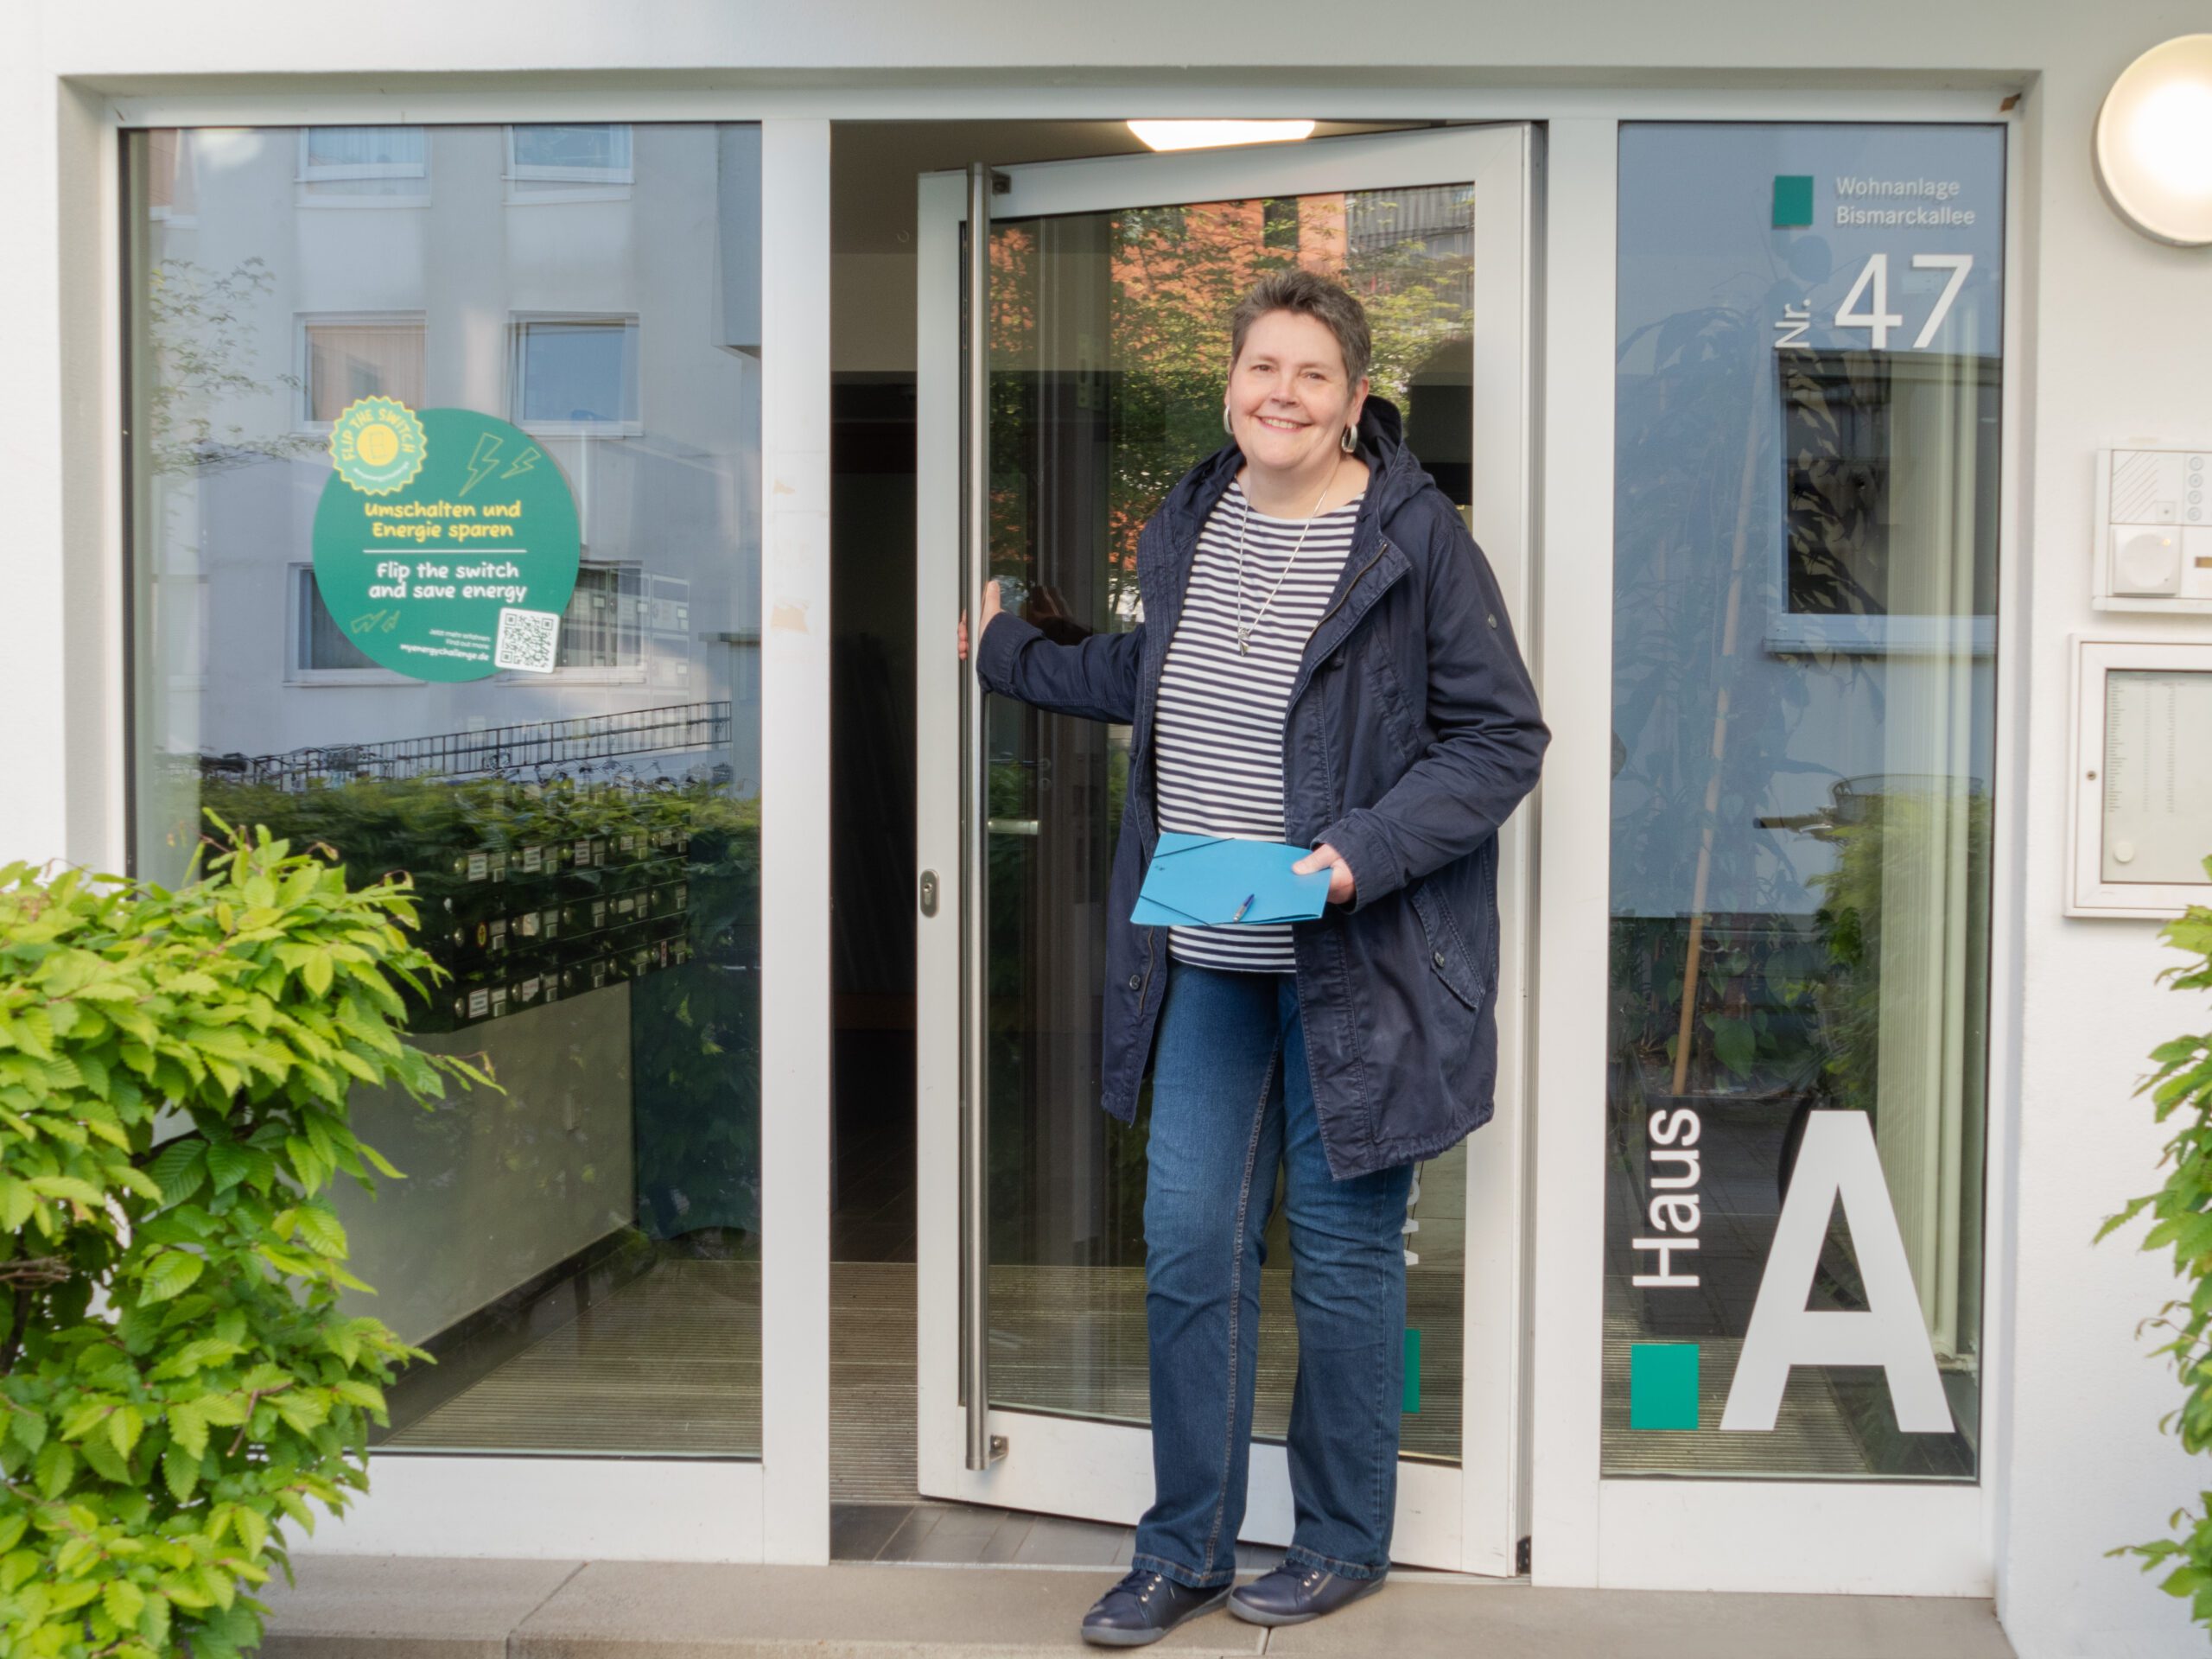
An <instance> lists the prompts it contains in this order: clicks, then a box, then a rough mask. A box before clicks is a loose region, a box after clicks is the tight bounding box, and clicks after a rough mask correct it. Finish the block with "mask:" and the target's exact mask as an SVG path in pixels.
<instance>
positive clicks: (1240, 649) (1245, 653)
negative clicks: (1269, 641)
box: [1236, 628, 1252, 657]
mask: <svg viewBox="0 0 2212 1659" xmlns="http://www.w3.org/2000/svg"><path fill="white" fill-rule="evenodd" d="M1236 654H1237V655H1238V656H1239V657H1249V656H1250V655H1251V654H1252V636H1251V635H1250V634H1249V633H1247V632H1244V630H1243V629H1242V628H1239V629H1238V630H1237V631H1236Z"/></svg>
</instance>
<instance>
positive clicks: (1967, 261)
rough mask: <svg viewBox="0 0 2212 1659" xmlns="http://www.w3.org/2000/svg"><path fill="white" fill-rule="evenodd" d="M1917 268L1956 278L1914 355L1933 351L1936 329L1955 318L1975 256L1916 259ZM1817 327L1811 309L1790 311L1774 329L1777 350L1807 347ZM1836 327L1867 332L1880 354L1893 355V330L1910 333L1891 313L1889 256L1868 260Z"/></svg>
mask: <svg viewBox="0 0 2212 1659" xmlns="http://www.w3.org/2000/svg"><path fill="white" fill-rule="evenodd" d="M1912 268H1913V269H1914V270H1948V271H1949V272H1950V273H1951V275H1950V277H1949V279H1948V281H1946V282H1945V283H1944V284H1943V291H1942V293H1941V294H1938V295H1937V296H1936V305H1935V308H1934V309H1932V310H1931V311H1929V314H1928V321H1925V322H1923V323H1922V324H1921V325H1920V333H1919V334H1917V335H1916V337H1915V338H1914V340H1913V342H1912V349H1913V350H1914V351H1916V352H1923V351H1926V350H1927V349H1928V342H1929V340H1933V339H1935V338H1936V329H1938V328H1940V327H1942V324H1943V319H1944V318H1945V317H1946V316H1948V315H1949V314H1950V309H1951V304H1952V302H1953V301H1955V300H1956V299H1957V298H1958V297H1959V290H1960V289H1962V288H1964V287H1965V286H1966V282H1967V272H1968V271H1970V270H1973V269H1974V255H1972V254H1970V253H1916V254H1914V255H1913V256H1912ZM1861 300H1865V301H1866V307H1867V308H1866V310H1864V311H1861V310H1859V309H1858V306H1859V302H1860V301H1861ZM1812 322H1813V313H1812V308H1811V307H1810V306H1800V305H1793V306H1788V307H1785V308H1783V314H1782V321H1780V322H1777V323H1776V324H1775V325H1774V327H1775V330H1776V333H1777V334H1778V335H1779V336H1780V337H1779V338H1778V339H1777V340H1776V341H1775V342H1774V349H1775V350H1777V352H1779V351H1782V350H1784V349H1786V348H1787V347H1789V346H1799V347H1803V346H1805V331H1806V330H1807V329H1808V328H1809V327H1812ZM1834 327H1836V328H1838V329H1839V330H1840V329H1845V328H1864V329H1865V330H1866V336H1867V343H1868V344H1869V345H1871V346H1872V347H1873V348H1874V349H1875V350H1876V351H1878V352H1886V351H1887V350H1889V349H1890V330H1891V329H1892V328H1902V327H1904V317H1903V316H1901V315H1898V314H1897V312H1895V311H1892V310H1891V309H1890V256H1889V255H1888V254H1886V253H1878V254H1874V255H1872V257H1869V258H1868V259H1867V261H1866V266H1865V268H1864V269H1862V270H1860V271H1859V277H1858V280H1857V281H1855V282H1853V283H1852V285H1851V291H1850V292H1849V293H1848V294H1846V295H1845V296H1843V303H1842V304H1840V305H1839V306H1838V307H1836V308H1835V316H1834Z"/></svg>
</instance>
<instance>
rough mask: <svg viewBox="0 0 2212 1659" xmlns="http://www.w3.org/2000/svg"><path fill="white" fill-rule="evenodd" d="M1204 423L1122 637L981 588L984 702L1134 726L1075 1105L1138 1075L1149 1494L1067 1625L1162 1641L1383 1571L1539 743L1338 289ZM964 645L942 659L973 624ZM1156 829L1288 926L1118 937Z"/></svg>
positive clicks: (1477, 1101)
mask: <svg viewBox="0 0 2212 1659" xmlns="http://www.w3.org/2000/svg"><path fill="white" fill-rule="evenodd" d="M1369 355H1370V340H1369V334H1368V327H1367V320H1366V316H1365V315H1364V313H1363V310H1362V309H1361V307H1360V304H1359V302H1358V301H1357V299H1355V298H1353V296H1351V294H1350V293H1348V292H1346V291H1345V290H1344V289H1343V288H1341V287H1339V286H1338V285H1337V284H1336V283H1332V282H1329V281H1326V280H1325V279H1323V278H1321V277H1317V276H1314V275H1313V274H1312V273H1311V272H1307V271H1304V270H1290V271H1284V272H1281V273H1279V274H1276V275H1274V276H1270V277H1267V278H1266V279H1264V280H1263V281H1262V282H1261V283H1259V284H1258V286H1257V287H1255V289H1253V290H1252V292H1251V293H1250V294H1249V295H1248V296H1245V298H1244V299H1243V301H1242V302H1240V303H1239V304H1238V306H1237V307H1236V312H1235V313H1234V315H1233V316H1232V318H1231V320H1230V374H1229V386H1228V391H1227V395H1226V398H1225V400H1224V406H1223V410H1222V420H1223V424H1224V427H1226V429H1228V431H1229V434H1230V437H1231V439H1232V440H1233V442H1231V443H1230V444H1229V445H1227V446H1225V447H1224V448H1222V449H1221V450H1220V451H1219V452H1218V453H1217V454H1214V455H1213V456H1211V458H1209V459H1208V460H1206V461H1202V462H1200V463H1199V464H1198V466H1197V467H1194V468H1193V469H1192V471H1191V473H1190V474H1188V475H1187V476H1186V477H1185V478H1184V480H1182V481H1181V483H1179V485H1177V486H1176V487H1175V489H1174V491H1173V493H1171V494H1170V495H1169V497H1168V498H1167V500H1166V502H1165V503H1164V504H1163V505H1161V507H1160V511H1159V512H1157V513H1156V514H1155V515H1154V517H1153V518H1152V519H1151V520H1150V521H1149V522H1148V523H1147V524H1146V525H1145V527H1144V531H1143V532H1142V534H1141V537H1139V539H1138V543H1137V575H1138V581H1139V584H1140V588H1141V594H1142V598H1143V603H1144V621H1143V623H1142V624H1141V626H1138V627H1136V628H1135V629H1134V630H1132V631H1131V632H1127V633H1120V634H1097V635H1093V636H1091V637H1090V638H1088V639H1082V640H1080V641H1078V642H1076V643H1072V644H1057V643H1054V642H1053V641H1052V640H1051V639H1047V638H1046V636H1045V635H1044V634H1043V633H1042V632H1039V629H1038V628H1036V627H1035V626H1032V625H1031V624H1030V623H1028V622H1027V621H1024V620H1022V619H1020V618H1019V617H1016V616H1014V615H1012V614H1010V613H1006V612H1004V611H1002V610H1001V608H1000V604H999V594H998V586H997V584H996V583H995V582H994V583H992V584H991V585H990V586H989V587H988V588H986V589H985V591H984V594H983V598H982V609H981V613H980V614H981V624H980V631H979V632H978V635H977V641H976V673H977V675H978V677H980V678H981V679H982V683H983V684H984V685H985V686H987V687H988V689H990V690H993V691H996V692H999V693H1001V694H1002V695H1004V696H1012V697H1017V698H1019V699H1020V700H1021V701H1022V702H1028V703H1033V704H1034V705H1036V706H1037V707H1039V708H1040V709H1050V710H1052V711H1054V712H1057V713H1061V714H1070V715H1085V716H1088V717H1090V718H1091V719H1094V720H1104V721H1116V722H1123V723H1127V724H1128V725H1129V726H1131V727H1132V728H1133V731H1132V737H1131V748H1130V766H1129V786H1128V808H1127V812H1126V815H1125V817H1124V819H1123V822H1122V834H1121V838H1120V842H1119V845H1118V848H1117V849H1116V855H1115V863H1114V874H1113V884H1112V893H1111V896H1110V898H1109V903H1108V906H1107V909H1108V918H1109V919H1108V924H1107V925H1108V930H1109V932H1108V940H1107V978H1106V1007H1105V1009H1104V1020H1103V1026H1104V1042H1105V1055H1104V1060H1105V1065H1104V1077H1105V1106H1106V1109H1108V1110H1109V1112H1112V1113H1113V1114H1114V1115H1115V1116H1117V1117H1119V1118H1120V1119H1122V1121H1123V1122H1128V1121H1130V1120H1131V1119H1132V1118H1133V1117H1134V1116H1135V1110H1136V1099H1137V1091H1138V1086H1139V1084H1140V1083H1141V1080H1142V1078H1143V1076H1144V1074H1145V1072H1146V1070H1147V1065H1149V1066H1150V1069H1151V1071H1152V1075H1153V1095H1152V1119H1151V1130H1150V1136H1151V1138H1150V1141H1149V1142H1148V1146H1147V1159H1148V1166H1149V1175H1148V1182H1147V1189H1146V1193H1145V1243H1146V1262H1145V1284H1146V1295H1145V1307H1146V1318H1147V1332H1148V1335H1149V1338H1150V1347H1151V1352H1150V1362H1151V1376H1152V1417H1153V1434H1152V1446H1153V1474H1154V1491H1155V1494H1156V1496H1155V1498H1154V1503H1153V1505H1152V1508H1151V1509H1150V1510H1147V1512H1146V1514H1145V1516H1144V1519H1143V1521H1142V1522H1141V1523H1140V1525H1139V1526H1138V1529H1137V1540H1136V1554H1135V1570H1133V1571H1132V1572H1131V1573H1129V1574H1128V1577H1126V1578H1125V1579H1123V1580H1122V1581H1121V1583H1119V1584H1117V1585H1116V1586H1114V1587H1113V1588H1112V1589H1111V1590H1109V1591H1108V1592H1106V1594H1105V1595H1104V1596H1103V1597H1102V1598H1101V1599H1100V1600H1099V1601H1098V1603H1097V1605H1096V1606H1094V1607H1093V1608H1092V1609H1091V1610H1090V1613H1089V1614H1088V1615H1087V1616H1086V1617H1085V1618H1084V1623H1083V1634H1084V1637H1085V1638H1086V1639H1087V1640H1089V1641H1091V1642H1094V1643H1101V1644H1103V1645H1109V1646H1135V1645H1139V1644H1141V1643H1147V1642H1153V1641H1156V1640H1158V1639H1159V1638H1160V1637H1162V1636H1164V1635H1166V1633H1167V1631H1169V1630H1172V1629H1173V1628H1174V1627H1175V1626H1176V1625H1178V1624H1181V1623H1182V1622H1183V1621H1184V1620H1185V1619H1186V1618H1191V1617H1192V1615H1194V1614H1197V1613H1199V1612H1203V1611H1206V1610H1207V1609H1209V1608H1211V1607H1215V1606H1218V1605H1220V1604H1221V1602H1222V1601H1223V1600H1224V1599H1227V1600H1228V1602H1229V1606H1230V1611H1231V1612H1233V1613H1235V1614H1236V1615H1237V1616H1238V1617H1240V1618H1245V1619H1248V1620H1249V1621H1251V1622H1253V1623H1255V1624H1300V1623H1303V1622H1305V1621H1306V1620H1307V1619H1310V1618H1318V1617H1319V1616H1320V1615H1321V1614H1323V1613H1326V1612H1330V1611H1334V1610H1335V1609H1336V1608H1338V1607H1340V1606H1342V1605H1344V1604H1345V1603H1347V1602H1350V1601H1352V1600H1356V1599H1357V1598H1359V1597H1360V1596H1363V1595H1364V1594H1366V1593H1368V1592H1370V1591H1372V1590H1375V1589H1376V1588H1377V1587H1379V1586H1380V1585H1381V1584H1382V1582H1383V1576H1384V1574H1385V1573H1388V1572H1389V1560H1390V1555H1389V1544H1390V1527H1391V1520H1392V1514H1393V1510H1394V1508H1395V1502H1396V1490H1397V1454H1398V1416H1399V1409H1400V1401H1401V1395H1402V1390H1403V1387H1404V1379H1403V1363H1404V1348H1403V1345H1402V1344H1403V1332H1404V1327H1405V1294H1406V1279H1405V1255H1404V1250H1403V1248H1402V1224H1403V1222H1404V1219H1405V1211H1406V1197H1407V1192H1408V1185H1409V1182H1410V1179H1411V1176H1412V1170H1413V1166H1414V1163H1415V1162H1416V1161H1417V1160H1421V1159H1423V1158H1427V1157H1433V1155H1435V1154H1438V1153H1440V1152H1442V1151H1443V1150H1444V1149H1445V1148H1446V1147H1450V1146H1452V1145H1453V1144H1454V1143H1456V1142H1457V1141H1459V1140H1460V1139H1461V1138H1462V1137H1463V1136H1465V1135H1466V1134H1467V1133H1468V1131H1470V1130H1471V1129H1472V1128H1476V1127H1477V1126H1478V1125H1479V1124H1480V1123H1481V1122H1484V1119H1486V1118H1487V1117H1488V1116H1490V1111H1491V1086H1492V1082H1493V1079H1494V1077H1495V1076H1496V1071H1497V1039H1496V1033H1495V1025H1494V1020H1493V1014H1492V1005H1493V1001H1494V999H1495V995H1496V983H1497V896H1496V888H1497V839H1496V836H1497V827H1498V825H1499V824H1500V823H1503V822H1504V820H1505V818H1506V817H1507V816H1508V815H1509V814H1510V813H1511V811H1512V810H1513V808H1514V806H1515V805H1516V804H1517V803H1518V802H1519V801H1520V799H1521V798H1522V796H1524V795H1526V794H1527V793H1528V792H1529V790H1530V789H1531V788H1532V787H1534V785H1535V781H1536V773H1537V768H1538V766H1539V764H1540V762H1541V758H1542V755H1543V750H1544V746H1545V744H1546V742H1547V741H1548V737H1549V734H1548V732H1547V731H1546V730H1545V728H1544V725H1543V722H1542V721H1541V718H1540V717H1539V715H1538V713H1537V709H1536V698H1535V691H1534V690H1533V689H1532V687H1531V686H1530V684H1529V676H1528V673H1527V671H1526V670H1525V669H1524V668H1523V667H1522V662H1521V658H1520V656H1519V654H1518V652H1516V649H1515V646H1514V643H1513V635H1512V631H1511V629H1510V627H1509V626H1508V625H1507V622H1506V617H1505V607H1504V605H1503V601H1502V600H1501V598H1500V596H1499V593H1498V588H1497V582H1496V580H1495V579H1494V578H1493V577H1492V575H1491V571H1490V569H1489V566H1488V565H1487V564H1486V563H1484V559H1483V556H1482V554H1481V552H1480V550H1478V549H1477V548H1476V546H1475V544H1474V543H1473V541H1472V539H1471V537H1469V536H1468V534H1467V531H1466V529H1465V525H1464V524H1462V522H1461V520H1460V518H1459V512H1458V511H1457V510H1456V509H1455V508H1454V507H1453V506H1452V503H1451V501H1450V500H1449V499H1447V498H1446V496H1445V495H1444V493H1443V492H1442V491H1440V490H1439V489H1438V488H1437V487H1436V486H1435V484H1434V483H1433V481H1432V480H1430V478H1429V477H1428V475H1427V474H1426V473H1424V472H1423V471H1421V466H1420V463H1419V462H1417V461H1415V460H1414V457H1413V455H1412V454H1411V453H1410V452H1408V450H1407V448H1405V445H1404V443H1403V442H1402V439H1401V431H1402V429H1401V426H1400V423H1399V419H1398V414H1397V411H1396V410H1395V409H1393V408H1392V407H1391V406H1390V405H1389V404H1388V403H1387V402H1385V401H1384V400H1383V399H1382V398H1380V397H1370V396H1369V395H1368V379H1367V368H1368V360H1369ZM959 645H960V652H961V655H962V657H963V658H965V657H966V655H967V652H968V627H967V618H966V616H965V615H964V614H963V617H962V619H961V625H960V635H959ZM1162 830H1188V831H1193V832H1198V833H1205V834H1211V835H1221V836H1249V837H1254V838H1257V839H1261V840H1267V841H1274V842H1291V843H1293V844H1294V845H1297V846H1300V847H1310V848H1312V849H1313V851H1312V853H1310V854H1309V855H1307V856H1306V858H1305V859H1303V860H1302V861H1300V862H1299V864H1298V865H1297V866H1296V868H1298V869H1299V870H1300V872H1301V873H1304V872H1311V871H1315V870H1324V869H1325V870H1327V871H1328V872H1329V904H1328V906H1327V907H1326V908H1325V912H1324V913H1323V915H1322V916H1321V917H1320V918H1319V919H1318V920H1315V921H1312V922H1301V923H1298V924H1295V925H1269V926H1244V927H1224V928H1182V927H1174V928H1150V927H1142V928H1141V927H1138V926H1136V925H1134V924H1133V923H1131V922H1130V921H1129V920H1128V917H1129V913H1130V911H1131V910H1132V908H1133V907H1134V906H1135V901H1136V896H1137V890H1138V888H1139V887H1140V885H1141V880H1142V877H1143V872H1144V869H1145V867H1146V865H1147V862H1148V861H1149V859H1150V857H1151V853H1152V849H1153V848H1154V845H1155V844H1156V843H1157V842H1158V840H1159V836H1160V832H1161V831H1162ZM1279 1163H1280V1164H1281V1166H1283V1168H1284V1171H1285V1200H1284V1202H1285V1207H1286V1209H1287V1212H1288V1219H1289V1224H1290V1240H1291V1261H1292V1275H1291V1284H1292V1297H1293V1301H1294V1306H1295V1308H1296V1313H1297V1320H1298V1339H1299V1366H1298V1381H1297V1389H1296V1393H1295V1395H1294V1400H1293V1403H1292V1407H1291V1417H1290V1435H1289V1454H1290V1476H1291V1486H1292V1490H1293V1492H1294V1497H1295V1500H1296V1510H1297V1526H1296V1531H1295V1534H1294V1539H1293V1541H1292V1544H1291V1547H1290V1550H1289V1553H1288V1554H1287V1556H1286V1557H1285V1558H1284V1560H1283V1564H1282V1565H1281V1567H1277V1568H1276V1569H1275V1570H1274V1572H1272V1573H1268V1574H1266V1575H1265V1576H1263V1577H1262V1578H1261V1579H1259V1580H1257V1581H1255V1582H1254V1583H1251V1584H1249V1585H1246V1586H1243V1587H1241V1588H1239V1589H1237V1590H1236V1592H1235V1593H1234V1594H1233V1595H1231V1594H1230V1589H1229V1586H1230V1584H1231V1583H1232V1582H1233V1580H1234V1569H1235V1560H1236V1557H1235V1545H1236V1534H1237V1529H1238V1527H1239V1525H1240V1523H1241V1522H1242V1521H1243V1510H1244V1495H1245V1471H1246V1464H1247V1457H1248V1452H1249V1442H1250V1438H1251V1427H1252V1389H1253V1372H1254V1365H1255V1360H1256V1357H1257V1354H1258V1332H1259V1312H1260V1273H1259V1268H1260V1260H1261V1252H1262V1246H1261V1236H1262V1232H1263V1230H1264V1229H1265V1227H1266V1224H1267V1221H1268V1207H1269V1204H1270V1201H1271V1199H1272V1197H1273V1194H1274V1187H1275V1171H1276V1167H1277V1165H1278V1164H1279Z"/></svg>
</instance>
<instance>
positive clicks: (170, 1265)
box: [138, 1250, 207, 1306]
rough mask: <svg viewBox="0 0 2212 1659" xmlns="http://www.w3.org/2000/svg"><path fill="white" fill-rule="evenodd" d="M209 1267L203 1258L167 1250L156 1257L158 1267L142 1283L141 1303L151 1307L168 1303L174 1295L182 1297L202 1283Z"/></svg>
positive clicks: (140, 1291)
mask: <svg viewBox="0 0 2212 1659" xmlns="http://www.w3.org/2000/svg"><path fill="white" fill-rule="evenodd" d="M206 1270H207V1262H205V1261H203V1260H202V1259H201V1258H200V1257H199V1256H196V1255H191V1254H190V1253H188V1252H187V1251H184V1250H165V1251H163V1252H162V1254H161V1255H157V1256H156V1257H155V1258H154V1264H153V1266H151V1267H150V1268H148V1269H147V1270H146V1276H145V1277H144V1278H143V1280H141V1281H139V1285H140V1288H139V1294H138V1300H139V1302H140V1304H141V1305H142V1306H151V1305H152V1304H154V1303H156V1302H166V1301H168V1300H169V1299H170V1298H171V1297H172V1296H181V1295H182V1294H184V1293H185V1292H186V1291H188V1290H189V1289H191V1288H192V1287H193V1286H194V1285H196V1284H198V1283H199V1282H200V1274H202V1273H203V1272H205V1271H206Z"/></svg>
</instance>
